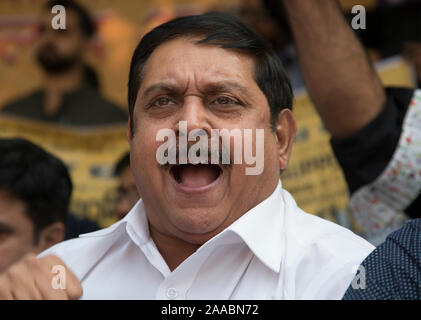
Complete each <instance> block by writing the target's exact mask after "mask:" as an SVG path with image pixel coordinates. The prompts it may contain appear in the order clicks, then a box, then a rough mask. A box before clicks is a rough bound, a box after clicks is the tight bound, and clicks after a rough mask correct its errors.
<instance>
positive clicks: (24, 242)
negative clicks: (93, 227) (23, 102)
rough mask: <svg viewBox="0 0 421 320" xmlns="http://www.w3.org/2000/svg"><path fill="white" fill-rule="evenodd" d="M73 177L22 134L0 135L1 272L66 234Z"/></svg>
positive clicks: (52, 157) (63, 166) (52, 243)
mask: <svg viewBox="0 0 421 320" xmlns="http://www.w3.org/2000/svg"><path fill="white" fill-rule="evenodd" d="M71 193H72V182H71V180H70V176H69V173H68V171H67V168H66V167H65V165H64V164H63V163H62V162H61V161H60V160H59V159H57V158H56V157H54V156H53V155H51V154H49V153H47V152H45V151H44V150H43V149H41V148H40V147H38V146H36V145H34V144H33V143H31V142H29V141H27V140H23V139H18V138H16V139H0V273H2V272H3V271H4V270H6V269H7V268H8V267H9V266H10V265H11V264H13V263H14V262H15V261H17V260H19V259H20V258H21V257H22V256H24V255H25V254H27V253H30V252H33V253H35V254H36V253H39V252H41V251H44V250H45V249H47V248H49V247H50V246H52V245H54V244H57V243H59V242H61V241H63V240H64V239H65V223H66V220H67V218H68V206H69V202H70V196H71Z"/></svg>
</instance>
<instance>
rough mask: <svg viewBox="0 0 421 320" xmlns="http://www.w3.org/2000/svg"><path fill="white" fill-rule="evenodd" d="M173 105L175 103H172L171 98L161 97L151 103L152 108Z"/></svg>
mask: <svg viewBox="0 0 421 320" xmlns="http://www.w3.org/2000/svg"><path fill="white" fill-rule="evenodd" d="M171 104H174V102H173V101H171V100H170V99H169V98H166V97H161V98H158V99H155V100H154V101H153V102H152V103H151V106H156V107H165V106H168V105H171Z"/></svg>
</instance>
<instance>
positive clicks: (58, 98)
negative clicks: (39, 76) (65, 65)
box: [43, 65, 83, 116]
mask: <svg viewBox="0 0 421 320" xmlns="http://www.w3.org/2000/svg"><path fill="white" fill-rule="evenodd" d="M82 82H83V68H82V66H81V65H77V66H76V67H75V68H73V69H71V70H69V71H68V72H65V73H60V74H47V75H46V78H45V83H44V101H43V105H44V114H45V115H47V116H54V115H56V114H57V113H58V112H59V111H60V108H61V106H62V102H63V96H64V94H66V93H67V92H71V91H74V90H76V89H77V88H78V87H79V86H80V85H81V83H82Z"/></svg>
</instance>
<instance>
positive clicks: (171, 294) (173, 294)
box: [167, 288, 178, 299]
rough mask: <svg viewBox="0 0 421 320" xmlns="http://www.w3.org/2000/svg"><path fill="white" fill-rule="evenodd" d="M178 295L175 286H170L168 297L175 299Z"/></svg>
mask: <svg viewBox="0 0 421 320" xmlns="http://www.w3.org/2000/svg"><path fill="white" fill-rule="evenodd" d="M177 296H178V291H177V290H176V289H175V288H168V290H167V297H168V299H175V298H177Z"/></svg>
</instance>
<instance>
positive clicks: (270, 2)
mask: <svg viewBox="0 0 421 320" xmlns="http://www.w3.org/2000/svg"><path fill="white" fill-rule="evenodd" d="M261 1H262V4H263V7H264V8H265V9H266V12H267V13H268V14H269V16H270V17H272V19H273V20H274V21H276V22H277V24H278V26H279V28H280V29H281V30H282V32H283V35H284V36H285V37H286V38H287V40H288V41H290V42H291V41H293V36H292V31H291V27H290V25H289V22H288V17H287V15H286V12H285V7H284V4H283V2H282V1H279V0H261Z"/></svg>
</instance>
